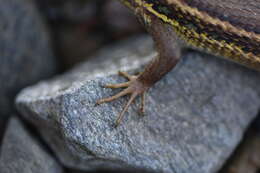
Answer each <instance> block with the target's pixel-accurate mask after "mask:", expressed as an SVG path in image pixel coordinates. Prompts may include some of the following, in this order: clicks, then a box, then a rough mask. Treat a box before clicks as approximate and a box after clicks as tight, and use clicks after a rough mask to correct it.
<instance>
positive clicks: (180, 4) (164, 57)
mask: <svg viewBox="0 0 260 173" xmlns="http://www.w3.org/2000/svg"><path fill="white" fill-rule="evenodd" d="M121 1H122V2H123V3H124V4H125V5H127V6H128V7H129V8H130V9H132V10H133V11H134V12H135V14H136V15H137V17H138V18H139V19H140V21H141V22H142V23H143V25H144V26H145V28H146V29H147V31H148V32H149V33H150V34H151V35H152V37H153V39H154V41H155V45H156V48H157V51H158V53H159V55H158V57H156V58H155V59H154V60H152V62H151V63H150V64H148V65H147V66H146V68H145V70H144V72H142V73H141V74H140V75H138V76H137V77H131V76H129V75H127V74H125V73H121V74H123V76H125V77H127V78H128V79H129V80H130V81H129V82H126V83H123V84H115V85H108V87H109V88H120V87H126V89H125V90H123V91H122V92H120V93H118V94H117V95H115V96H112V97H110V98H106V99H101V100H99V101H98V103H99V104H100V103H104V102H109V101H112V100H114V99H117V98H118V97H121V96H124V95H127V94H130V95H131V97H130V100H129V101H128V103H127V104H126V106H125V107H124V109H123V111H122V112H121V113H120V115H119V118H118V119H117V121H116V124H117V125H118V124H119V122H120V121H121V119H122V116H123V114H124V113H125V112H126V110H127V108H128V107H129V105H130V104H131V103H132V102H133V100H134V99H135V97H136V96H138V95H141V94H144V92H145V91H147V90H148V89H149V88H150V87H151V86H152V85H153V84H154V83H156V82H157V81H158V80H160V79H161V78H162V77H163V76H164V75H165V74H166V73H167V72H169V71H170V70H171V69H172V68H174V67H175V65H176V64H177V63H178V61H179V59H180V58H181V55H182V53H183V51H184V50H185V49H186V48H195V49H198V50H203V51H206V52H208V53H211V54H214V55H219V56H222V57H224V58H226V59H228V60H232V61H234V62H237V63H239V64H242V65H245V66H247V67H249V68H252V69H255V70H259V71H260V0H244V1H241V0H121ZM143 98H144V96H143ZM143 105H144V101H142V105H141V106H142V107H141V110H142V111H143V109H144V108H143Z"/></svg>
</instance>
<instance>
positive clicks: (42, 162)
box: [0, 118, 63, 173]
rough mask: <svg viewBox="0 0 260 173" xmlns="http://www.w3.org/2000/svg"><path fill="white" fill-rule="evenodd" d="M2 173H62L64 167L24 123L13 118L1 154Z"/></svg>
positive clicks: (0, 167) (0, 165)
mask: <svg viewBox="0 0 260 173" xmlns="http://www.w3.org/2000/svg"><path fill="white" fill-rule="evenodd" d="M0 172H1V173H36V172H37V173H62V172H63V170H62V167H61V166H60V165H59V164H58V163H57V161H56V160H55V159H53V158H52V156H51V155H50V154H48V153H47V152H46V151H45V149H44V148H43V147H42V146H41V145H40V144H39V143H38V141H37V140H36V139H34V138H33V136H32V135H31V134H30V133H28V131H27V129H26V128H25V127H24V126H23V124H22V122H21V121H20V120H19V119H17V118H11V119H10V122H9V124H8V127H7V130H6V133H5V136H4V140H3V146H2V148H1V153H0Z"/></svg>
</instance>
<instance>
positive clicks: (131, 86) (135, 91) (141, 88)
mask: <svg viewBox="0 0 260 173" xmlns="http://www.w3.org/2000/svg"><path fill="white" fill-rule="evenodd" d="M118 73H119V75H121V76H123V77H125V78H127V79H128V80H129V81H128V82H124V83H119V84H109V85H105V86H104V87H106V88H125V89H124V90H123V91H121V92H119V93H118V94H116V95H114V96H111V97H108V98H104V99H100V100H98V101H97V104H102V103H105V102H110V101H113V100H116V99H118V98H119V97H122V96H125V95H128V94H129V95H130V99H129V100H128V102H127V103H126V105H125V106H124V108H123V110H122V111H121V112H120V114H119V116H118V117H117V119H116V123H115V126H118V125H119V124H120V122H121V120H122V118H123V115H124V114H125V112H126V111H127V109H128V108H129V106H130V105H131V104H132V103H133V101H134V100H135V98H136V97H137V96H138V95H142V102H141V106H140V111H141V113H144V105H145V91H146V90H147V89H148V88H149V87H148V86H145V85H144V84H143V83H142V82H140V81H138V80H137V76H131V75H129V74H127V73H125V72H121V71H119V72H118Z"/></svg>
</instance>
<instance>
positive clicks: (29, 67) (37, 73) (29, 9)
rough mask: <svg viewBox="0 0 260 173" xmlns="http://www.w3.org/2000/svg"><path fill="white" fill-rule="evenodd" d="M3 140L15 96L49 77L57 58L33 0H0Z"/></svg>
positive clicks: (0, 112)
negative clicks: (4, 127)
mask: <svg viewBox="0 0 260 173" xmlns="http://www.w3.org/2000/svg"><path fill="white" fill-rule="evenodd" d="M0 4H1V5H0V62H1V63H0V81H1V82H0V88H1V90H0V137H1V131H2V130H3V129H2V128H3V126H4V123H5V122H6V120H7V118H8V115H11V111H13V105H14V103H13V102H14V97H15V95H16V94H17V93H18V91H19V90H20V89H22V88H24V87H25V86H27V85H31V84H33V83H34V82H36V81H38V80H40V79H43V78H46V77H49V76H50V75H51V74H53V73H54V71H55V68H56V66H55V59H54V56H53V53H52V50H51V48H50V44H49V35H48V33H47V30H46V27H45V26H44V24H43V20H42V19H41V17H40V16H39V14H38V11H37V9H36V7H35V6H34V4H33V1H32V0H0Z"/></svg>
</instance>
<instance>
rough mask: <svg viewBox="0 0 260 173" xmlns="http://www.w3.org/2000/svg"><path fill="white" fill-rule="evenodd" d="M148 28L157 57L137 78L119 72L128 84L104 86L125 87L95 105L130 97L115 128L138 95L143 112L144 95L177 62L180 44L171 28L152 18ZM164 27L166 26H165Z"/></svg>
mask: <svg viewBox="0 0 260 173" xmlns="http://www.w3.org/2000/svg"><path fill="white" fill-rule="evenodd" d="M151 21H153V22H152V23H150V24H149V26H146V28H147V30H148V32H149V33H150V34H151V35H152V36H153V39H154V41H155V44H156V48H157V50H158V53H159V56H157V57H156V58H154V59H153V60H152V62H151V63H150V64H149V65H147V66H146V68H145V70H144V72H142V73H141V74H140V75H138V76H130V75H128V74H127V73H123V72H119V74H120V75H122V76H124V77H126V78H128V79H129V81H128V82H125V83H120V84H112V85H111V84H110V85H106V87H108V88H121V87H126V89H124V90H123V91H121V92H119V93H118V94H116V95H114V96H112V97H109V98H104V99H101V100H98V101H97V104H101V103H105V102H110V101H113V100H115V99H117V98H119V97H122V96H125V95H128V94H129V95H130V99H129V100H128V102H127V103H126V105H125V106H124V108H123V110H122V112H121V113H120V114H119V116H118V118H117V120H116V126H118V125H119V123H120V122H121V120H122V118H123V115H124V113H125V112H126V111H127V109H128V108H129V106H130V105H131V103H132V102H133V101H134V100H135V98H136V97H137V96H139V95H142V103H141V108H140V110H141V111H142V112H144V98H145V97H144V93H145V92H146V91H147V90H148V89H149V88H150V87H151V86H152V85H153V84H154V83H156V82H157V81H158V80H160V79H161V78H162V77H163V76H164V75H165V74H166V73H167V72H169V71H170V70H171V69H172V68H173V67H174V66H175V65H176V64H177V62H178V61H179V59H180V54H181V49H182V47H181V46H180V45H181V44H180V43H179V40H178V39H177V36H176V35H175V33H174V32H173V31H172V28H171V27H170V26H168V25H166V24H164V23H162V22H161V21H160V20H159V19H157V18H154V19H153V20H151ZM165 25H166V26H165Z"/></svg>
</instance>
